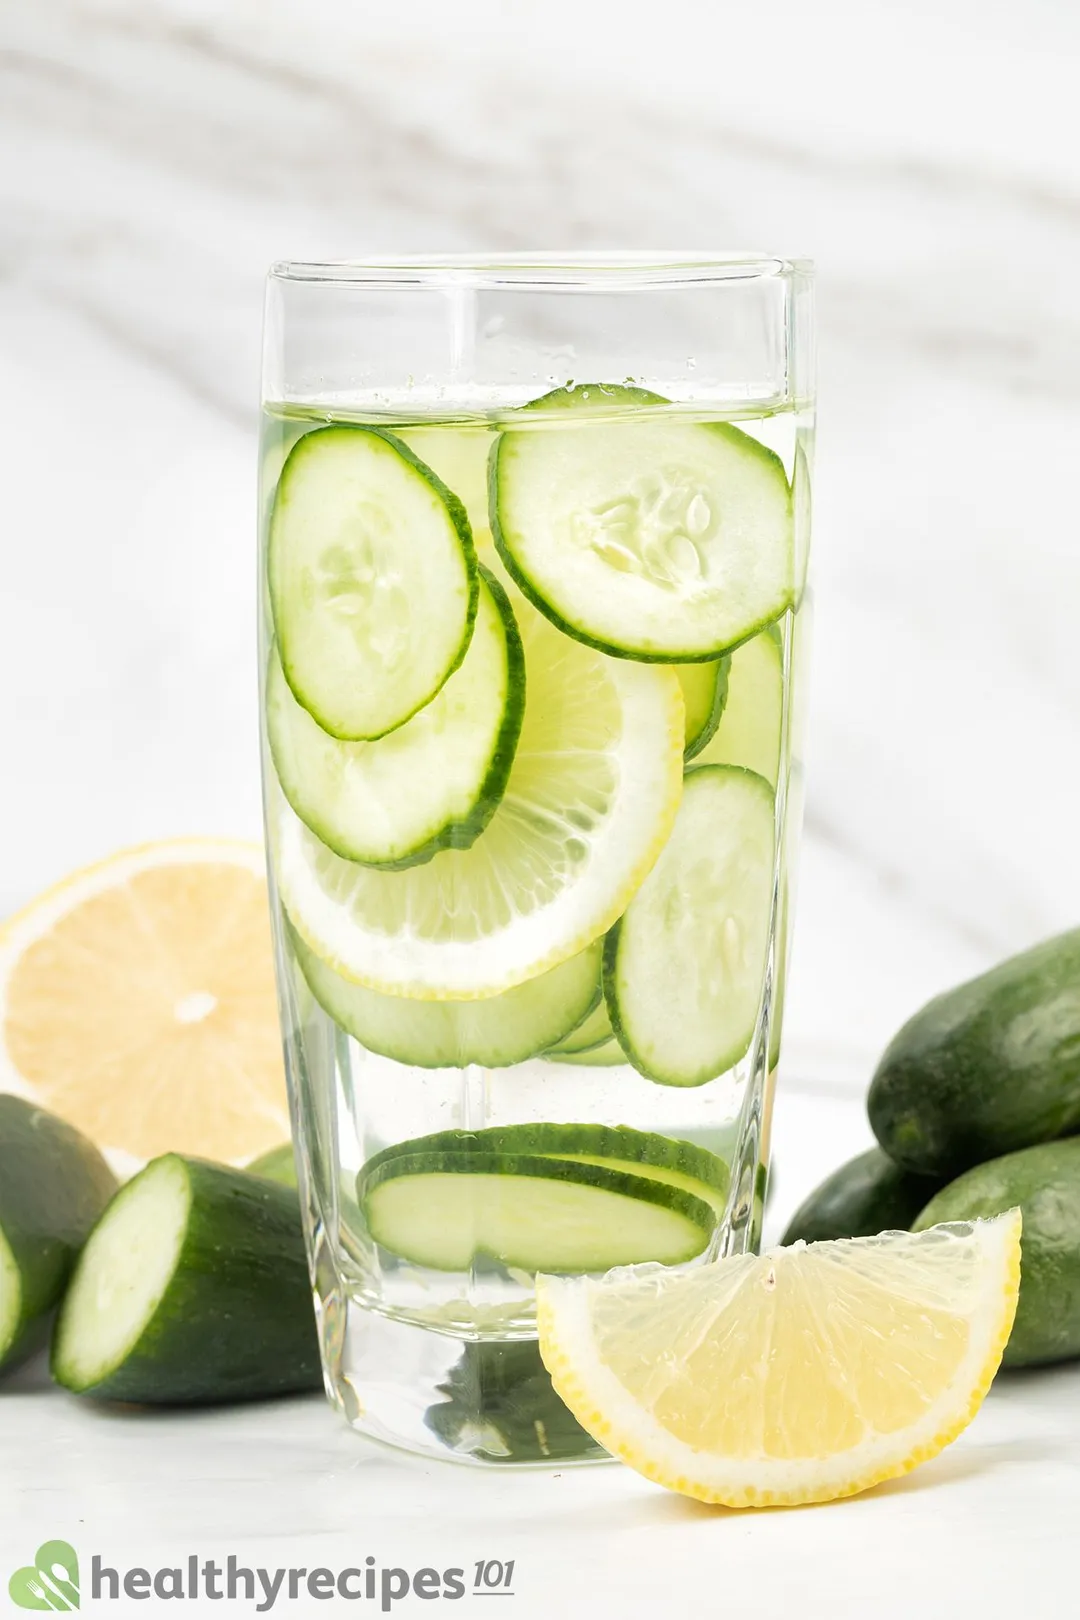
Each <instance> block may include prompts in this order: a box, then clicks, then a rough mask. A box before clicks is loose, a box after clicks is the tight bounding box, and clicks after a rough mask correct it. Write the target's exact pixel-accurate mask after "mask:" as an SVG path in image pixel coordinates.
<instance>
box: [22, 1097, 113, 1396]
mask: <svg viewBox="0 0 1080 1620" xmlns="http://www.w3.org/2000/svg"><path fill="white" fill-rule="evenodd" d="M115 1191H116V1177H115V1176H114V1175H113V1173H112V1171H111V1170H110V1169H109V1166H108V1165H107V1164H106V1163H105V1160H104V1159H103V1158H102V1156H101V1154H100V1153H99V1152H98V1150H97V1148H96V1147H94V1145H93V1143H92V1142H89V1141H87V1139H86V1137H85V1136H83V1135H81V1133H80V1132H79V1131H77V1130H76V1129H75V1127H74V1126H73V1125H69V1124H68V1123H67V1122H66V1120H62V1119H57V1117H56V1115H55V1114H47V1113H46V1112H45V1110H44V1109H43V1108H38V1107H36V1106H35V1105H34V1104H33V1103H29V1102H25V1101H24V1100H23V1098H21V1097H15V1096H12V1095H11V1094H9V1093H6V1092H5V1093H2V1094H0V1367H5V1366H9V1365H11V1364H12V1363H14V1362H16V1361H18V1360H20V1359H21V1358H22V1357H23V1356H24V1355H28V1354H29V1353H30V1352H31V1351H32V1350H33V1349H35V1348H36V1347H37V1345H38V1343H40V1342H41V1340H42V1339H43V1338H44V1336H45V1331H46V1327H47V1323H48V1319H49V1316H50V1314H51V1312H52V1311H53V1309H54V1308H55V1306H56V1305H57V1304H58V1303H59V1301H60V1297H61V1295H62V1294H63V1292H64V1287H65V1285H66V1283H67V1280H68V1277H69V1276H70V1275H71V1268H72V1266H73V1265H74V1264H75V1260H76V1257H77V1255H78V1253H79V1250H80V1249H81V1248H82V1246H83V1244H84V1243H85V1242H86V1239H87V1238H88V1237H89V1235H90V1232H91V1230H92V1228H93V1225H94V1222H95V1221H96V1220H97V1218H98V1216H99V1215H100V1214H101V1212H102V1210H103V1209H104V1208H105V1205H106V1204H107V1203H108V1202H109V1199H110V1198H111V1197H112V1195H113V1193H114V1192H115Z"/></svg>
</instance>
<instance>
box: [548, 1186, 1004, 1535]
mask: <svg viewBox="0 0 1080 1620" xmlns="http://www.w3.org/2000/svg"><path fill="white" fill-rule="evenodd" d="M1019 1286H1020V1212H1019V1210H1010V1211H1009V1212H1008V1213H1006V1214H1004V1215H1000V1216H998V1217H996V1218H995V1219H994V1220H988V1221H971V1222H969V1223H964V1224H957V1225H949V1226H936V1227H931V1228H929V1229H928V1230H927V1231H925V1232H918V1233H907V1232H885V1233H883V1234H882V1235H881V1236H880V1237H873V1238H850V1239H844V1240H841V1241H838V1242H834V1243H812V1244H809V1245H807V1244H803V1243H798V1244H795V1245H793V1246H792V1247H791V1248H788V1249H772V1250H770V1251H769V1252H768V1253H766V1254H764V1255H762V1256H761V1257H760V1258H758V1257H757V1256H754V1255H739V1256H735V1257H732V1258H730V1259H727V1260H719V1261H714V1262H712V1263H710V1264H706V1265H701V1266H697V1267H695V1268H692V1269H689V1270H667V1269H664V1268H662V1267H659V1266H655V1265H654V1266H630V1267H625V1268H623V1269H620V1270H617V1271H613V1272H609V1273H608V1274H607V1276H605V1277H603V1278H600V1279H595V1278H588V1277H585V1278H557V1277H538V1278H537V1318H538V1330H539V1338H540V1353H541V1355H542V1356H543V1359H544V1362H545V1365H546V1366H547V1368H548V1371H549V1372H550V1374H551V1380H552V1383H553V1385H554V1387H555V1389H556V1391H557V1393H558V1394H559V1395H560V1396H561V1397H562V1399H563V1401H564V1402H565V1403H566V1405H567V1406H568V1407H569V1408H570V1411H571V1412H572V1413H573V1415H574V1416H575V1418H576V1419H577V1420H578V1422H579V1423H580V1424H581V1425H582V1427H583V1428H585V1429H586V1430H587V1431H588V1432H589V1433H590V1434H591V1435H592V1436H593V1437H594V1439H596V1440H598V1441H599V1442H600V1443H601V1444H602V1445H604V1446H606V1447H607V1448H608V1450H609V1451H611V1452H613V1453H614V1454H615V1455H616V1456H617V1457H620V1458H621V1459H622V1460H623V1461H624V1462H626V1463H628V1464H629V1465H630V1467H631V1468H635V1469H637V1471H638V1472H639V1473H641V1474H644V1475H645V1476H646V1478H648V1479H651V1480H655V1481H656V1482H657V1484H660V1485H666V1486H668V1487H669V1488H670V1489H671V1490H675V1491H680V1492H681V1493H682V1494H684V1495H686V1496H693V1497H696V1498H697V1499H698V1500H699V1501H702V1502H717V1503H723V1504H724V1505H726V1506H728V1507H740V1508H741V1507H780V1506H788V1505H793V1504H795V1503H799V1502H825V1501H830V1500H832V1499H833V1498H835V1497H841V1496H853V1495H854V1494H855V1493H856V1492H858V1491H864V1490H867V1489H868V1488H869V1487H870V1486H871V1485H877V1484H879V1483H880V1482H881V1481H882V1480H885V1479H891V1478H893V1477H895V1476H896V1475H898V1474H905V1473H907V1472H908V1471H909V1470H910V1469H912V1468H915V1467H917V1466H918V1465H919V1464H920V1463H923V1462H926V1461H927V1460H928V1459H929V1458H931V1457H933V1456H936V1455H937V1453H938V1452H939V1451H941V1450H942V1449H943V1448H944V1447H945V1446H947V1445H948V1444H949V1443H950V1441H952V1440H954V1439H955V1438H956V1436H957V1435H958V1434H959V1433H960V1432H961V1431H962V1430H963V1429H964V1428H966V1427H967V1425H968V1424H969V1423H970V1422H971V1420H972V1418H973V1417H974V1416H975V1413H976V1412H977V1411H978V1409H979V1407H980V1405H981V1404H982V1401H983V1398H984V1396H985V1395H986V1392H987V1390H988V1389H989V1387H990V1383H991V1381H992V1379H993V1377H994V1374H995V1372H996V1371H997V1368H998V1365H999V1363H1000V1361H1001V1355H1002V1351H1003V1350H1004V1348H1005V1344H1006V1341H1007V1340H1008V1337H1009V1333H1010V1331H1011V1328H1012V1323H1013V1317H1014V1315H1015V1313H1016V1301H1017V1294H1018V1290H1019Z"/></svg>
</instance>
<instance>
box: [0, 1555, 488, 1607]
mask: <svg viewBox="0 0 1080 1620" xmlns="http://www.w3.org/2000/svg"><path fill="white" fill-rule="evenodd" d="M514 1563H515V1561H514V1559H512V1558H511V1559H507V1560H503V1559H498V1558H478V1559H477V1560H476V1562H475V1564H474V1565H473V1567H472V1569H471V1570H468V1569H467V1568H466V1567H465V1566H464V1565H458V1566H456V1567H454V1568H453V1569H442V1570H440V1569H433V1568H427V1567H425V1568H424V1569H398V1568H390V1567H386V1566H383V1565H381V1564H380V1563H379V1562H378V1560H377V1559H376V1558H375V1557H374V1555H373V1554H370V1553H369V1554H368V1556H367V1557H366V1558H365V1559H364V1560H363V1563H362V1564H361V1563H360V1562H359V1560H358V1561H357V1563H356V1564H355V1565H350V1566H349V1567H348V1568H347V1569H340V1570H333V1569H326V1568H323V1567H322V1566H321V1565H320V1566H319V1567H317V1568H315V1569H308V1568H307V1567H306V1566H302V1567H299V1568H296V1567H292V1568H283V1569H262V1568H258V1569H256V1568H247V1567H245V1566H244V1565H242V1564H241V1563H240V1560H239V1559H238V1558H237V1556H236V1554H235V1553H230V1554H229V1556H228V1558H227V1559H226V1561H225V1562H224V1563H220V1564H219V1563H217V1562H216V1561H215V1560H214V1559H212V1558H207V1559H202V1558H200V1557H199V1556H198V1555H196V1554H195V1553H192V1554H190V1555H189V1556H188V1558H187V1559H186V1560H181V1561H180V1562H179V1563H178V1564H176V1565H172V1566H167V1567H165V1568H163V1569H157V1570H153V1569H145V1568H141V1567H136V1568H133V1569H120V1568H119V1567H116V1568H112V1567H110V1566H109V1565H107V1564H105V1563H104V1562H103V1560H102V1558H101V1555H100V1553H96V1552H95V1553H93V1554H92V1556H91V1557H90V1560H89V1566H90V1567H89V1572H88V1574H87V1593H88V1596H89V1600H90V1602H91V1604H92V1605H93V1606H94V1608H95V1610H96V1608H97V1605H98V1604H99V1603H101V1602H106V1601H108V1602H113V1603H116V1602H120V1603H122V1602H123V1600H124V1599H125V1598H148V1597H150V1596H151V1595H153V1596H155V1597H159V1598H193V1599H199V1598H202V1597H203V1596H205V1597H208V1598H227V1599H229V1600H231V1601H234V1602H235V1601H237V1600H242V1601H244V1602H246V1603H247V1604H249V1605H251V1607H252V1608H253V1609H254V1612H255V1613H256V1614H266V1613H267V1612H268V1610H270V1609H272V1608H273V1607H274V1605H275V1604H276V1603H277V1601H278V1598H279V1597H280V1598H281V1599H282V1600H287V1601H289V1602H291V1603H295V1602H297V1601H298V1600H299V1599H301V1598H304V1597H313V1598H324V1599H326V1598H335V1597H337V1598H345V1599H347V1600H348V1599H352V1600H353V1601H355V1600H356V1599H358V1598H360V1599H363V1600H364V1608H365V1610H366V1611H370V1610H371V1609H373V1608H374V1607H375V1605H376V1604H377V1605H378V1608H379V1611H380V1612H381V1613H382V1614H390V1613H391V1612H396V1605H397V1604H398V1603H400V1602H401V1601H402V1600H403V1599H404V1598H407V1597H409V1596H410V1595H412V1596H414V1597H420V1598H428V1599H431V1598H442V1599H445V1600H449V1601H450V1602H451V1603H454V1602H457V1601H459V1600H460V1599H462V1598H474V1597H509V1598H512V1597H513V1596H514V1585H513V1582H514ZM8 1592H9V1593H10V1595H11V1601H12V1602H13V1603H17V1604H18V1606H19V1608H20V1609H43V1610H46V1611H48V1610H52V1611H53V1612H54V1613H55V1612H56V1611H58V1610H62V1609H64V1610H67V1609H77V1608H78V1607H79V1559H78V1554H77V1553H76V1551H75V1549H74V1547H72V1546H71V1545H70V1544H69V1543H68V1542H66V1541H45V1542H42V1544H41V1546H40V1547H39V1548H38V1550H37V1552H36V1553H35V1554H34V1562H33V1563H32V1564H27V1565H25V1567H24V1568H22V1569H17V1570H16V1571H15V1573H14V1575H13V1576H12V1577H11V1579H10V1581H9V1582H8ZM248 1612H249V1613H250V1609H249V1611H248Z"/></svg>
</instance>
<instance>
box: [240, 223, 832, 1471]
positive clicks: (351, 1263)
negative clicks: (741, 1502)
mask: <svg viewBox="0 0 1080 1620" xmlns="http://www.w3.org/2000/svg"><path fill="white" fill-rule="evenodd" d="M811 299H812V273H811V269H810V267H809V266H808V265H807V264H806V263H805V262H801V261H790V260H784V259H779V258H769V257H756V256H744V255H697V254H694V255H670V256H663V255H652V254H619V255H588V256H562V257H557V256H551V255H524V256H498V257H490V258H476V259H465V258H459V257H443V258H432V259H424V260H405V259H402V260H397V261H393V262H389V261H386V262H383V261H362V262H348V263H339V264H297V263H287V264H279V265H277V266H275V267H274V268H273V270H272V271H271V273H270V277H269V286H268V296H267V310H266V328H265V362H264V379H263V398H264V415H263V438H262V449H261V490H260V510H261V520H262V521H261V534H260V560H259V602H260V631H261V638H260V680H261V697H262V702H261V715H262V725H263V763H264V786H265V813H266V835H267V845H268V851H269V869H270V885H271V898H272V906H273V916H274V928H275V937H276V948H277V971H278V986H279V999H280V1007H281V1021H282V1030H283V1038H284V1046H285V1058H286V1065H287V1070H288V1079H289V1088H290V1095H291V1104H292V1114H293V1126H294V1133H295V1140H296V1146H297V1163H298V1176H299V1182H300V1194H301V1204H302V1209H303V1216H304V1222H305V1228H306V1238H307V1243H308V1251H309V1256H310V1262H311V1273H312V1279H313V1288H314V1296H315V1305H316V1311H317V1315H318V1323H319V1333H320V1338H321V1342H322V1353H323V1360H324V1367H325V1374H326V1387H327V1391H328V1394H329V1396H330V1399H331V1400H332V1401H333V1402H334V1404H335V1405H336V1406H337V1407H338V1409H339V1410H340V1411H341V1412H342V1414H343V1415H344V1417H345V1418H346V1419H347V1421H348V1422H349V1423H351V1424H352V1425H353V1426H354V1427H355V1428H357V1429H358V1430H360V1431H361V1432H363V1433H364V1434H366V1435H368V1436H371V1437H373V1438H375V1439H378V1440H382V1441H386V1442H389V1443H392V1444H395V1445H398V1446H402V1447H405V1448H408V1449H410V1450H413V1451H418V1452H424V1453H427V1454H430V1455H435V1456H440V1457H447V1458H454V1459H458V1460H463V1461H470V1462H480V1463H488V1464H515V1463H517V1464H527V1463H539V1464H544V1463H548V1464H550V1463H552V1462H556V1461H557V1462H559V1463H563V1462H566V1461H571V1460H578V1459H587V1458H598V1457H601V1456H603V1452H602V1451H601V1448H600V1447H599V1446H597V1445H596V1444H595V1442H594V1441H593V1440H591V1439H590V1437H589V1436H588V1435H587V1434H585V1433H584V1431H583V1430H582V1429H580V1428H579V1427H578V1425H577V1423H576V1422H575V1421H574V1419H573V1418H572V1417H571V1415H570V1414H569V1412H568V1411H567V1410H566V1409H565V1407H563V1406H562V1404H561V1403H560V1401H559V1400H558V1398H557V1397H556V1395H555V1394H554V1392H553V1390H552V1387H551V1384H550V1381H549V1379H548V1377H547V1373H546V1371H545V1369H544V1366H543V1363H542V1360H541V1358H540V1355H539V1352H538V1349H537V1341H536V1326H535V1310H534V1278H535V1275H536V1273H537V1272H552V1273H557V1274H571V1273H572V1274H582V1273H590V1274H592V1273H597V1274H600V1273H603V1272H605V1271H606V1270H608V1269H610V1268H611V1267H613V1266H618V1265H627V1264H639V1263H645V1262H652V1263H659V1264H662V1265H678V1266H692V1265H697V1264H701V1263H702V1262H706V1261H708V1260H710V1259H715V1258H717V1257H720V1256H724V1255H730V1254H736V1253H739V1252H742V1251H744V1250H746V1249H748V1248H752V1247H754V1246H755V1245H756V1244H757V1242H758V1240H759V1237H760V1228H761V1217H762V1207H763V1200H764V1192H765V1186H766V1176H767V1163H768V1143H769V1125H770V1115H771V1108H772V1087H773V1076H774V1072H775V1068H776V1063H777V1057H778V1052H779V1046H780V1022H781V1011H782V1004H783V995H784V979H785V967H786V961H787V950H788V936H789V930H790V923H791V895H792V874H793V865H794V854H795V845H796V841H797V835H798V824H799V820H800V808H801V781H802V763H801V744H800V711H801V707H802V699H803V695H804V687H805V671H804V665H805V648H806V631H807V611H808V597H807V588H806V569H807V556H808V546H809V531H810V466H811V446H812V432H813V398H812V393H813V379H812V364H813V361H812V305H811Z"/></svg>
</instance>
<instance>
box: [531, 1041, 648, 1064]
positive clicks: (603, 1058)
mask: <svg viewBox="0 0 1080 1620" xmlns="http://www.w3.org/2000/svg"><path fill="white" fill-rule="evenodd" d="M547 1058H548V1062H549V1063H576V1064H578V1065H580V1067H581V1068H583V1069H615V1068H618V1066H619V1064H620V1063H629V1061H630V1060H629V1058H628V1057H627V1055H626V1053H625V1052H624V1051H623V1049H622V1047H621V1046H620V1045H619V1043H618V1041H617V1040H616V1039H615V1037H614V1035H612V1036H611V1037H610V1039H608V1040H606V1041H601V1043H600V1045H599V1046H590V1047H589V1048H588V1049H587V1050H586V1051H584V1052H549V1053H548V1054H547Z"/></svg>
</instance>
